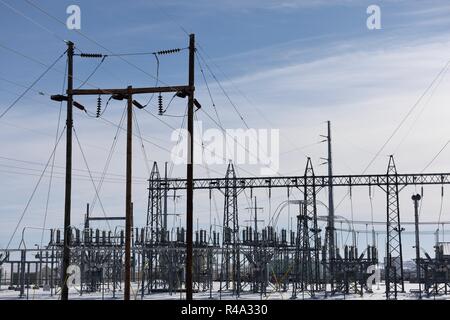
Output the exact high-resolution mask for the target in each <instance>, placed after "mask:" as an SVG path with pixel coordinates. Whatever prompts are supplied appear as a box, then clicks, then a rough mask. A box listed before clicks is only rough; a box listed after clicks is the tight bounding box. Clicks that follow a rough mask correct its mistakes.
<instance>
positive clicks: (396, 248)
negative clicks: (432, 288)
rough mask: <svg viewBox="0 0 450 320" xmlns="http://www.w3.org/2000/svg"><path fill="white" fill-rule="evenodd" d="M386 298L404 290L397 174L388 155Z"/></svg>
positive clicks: (392, 160) (395, 295)
mask: <svg viewBox="0 0 450 320" xmlns="http://www.w3.org/2000/svg"><path fill="white" fill-rule="evenodd" d="M385 191H386V210H387V213H386V265H385V279H386V298H387V299H396V298H397V293H398V292H399V291H401V292H404V290H405V287H404V278H403V255H402V235H401V233H402V231H403V229H402V227H401V224H400V206H399V199H398V193H399V189H398V174H397V168H396V166H395V162H394V157H393V156H392V155H391V156H390V157H389V164H388V169H387V185H386V190H385Z"/></svg>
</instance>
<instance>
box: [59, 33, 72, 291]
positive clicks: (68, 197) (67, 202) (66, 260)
mask: <svg viewBox="0 0 450 320" xmlns="http://www.w3.org/2000/svg"><path fill="white" fill-rule="evenodd" d="M73 54H74V44H73V42H70V41H68V42H67V91H68V94H67V121H66V185H65V196H64V250H63V261H62V266H61V268H62V270H61V271H62V276H61V281H62V283H61V300H68V299H69V288H68V286H67V282H66V281H67V268H68V267H69V265H70V236H71V233H72V230H71V229H70V215H71V212H70V210H71V205H72V130H73V97H72V94H70V93H69V92H70V91H72V89H73Z"/></svg>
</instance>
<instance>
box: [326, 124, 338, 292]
mask: <svg viewBox="0 0 450 320" xmlns="http://www.w3.org/2000/svg"><path fill="white" fill-rule="evenodd" d="M327 130H328V133H327V136H326V139H327V144H328V157H327V163H328V225H327V236H326V240H327V244H328V259H329V266H330V285H331V291H333V289H334V260H335V253H336V242H335V239H334V232H335V229H334V194H333V184H332V177H333V158H332V153H331V123H330V121H327Z"/></svg>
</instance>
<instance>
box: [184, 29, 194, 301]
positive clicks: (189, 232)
mask: <svg viewBox="0 0 450 320" xmlns="http://www.w3.org/2000/svg"><path fill="white" fill-rule="evenodd" d="M194 59H195V35H194V34H191V35H189V87H190V88H192V90H191V91H190V93H189V96H188V112H187V114H188V119H187V129H188V159H187V160H188V161H187V166H186V170H187V172H186V180H187V184H186V300H192V241H193V239H192V237H193V220H194V213H193V211H194V183H193V179H194V89H193V88H194V79H195V77H194V71H195V60H194Z"/></svg>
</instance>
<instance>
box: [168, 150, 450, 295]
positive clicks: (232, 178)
mask: <svg viewBox="0 0 450 320" xmlns="http://www.w3.org/2000/svg"><path fill="white" fill-rule="evenodd" d="M165 183H166V184H165V186H164V188H166V190H183V189H186V180H185V179H166V180H165ZM444 184H450V173H418V174H415V173H412V174H399V173H398V172H397V169H396V166H395V163H394V158H393V156H390V158H389V164H388V170H387V172H386V173H385V174H365V175H326V176H317V175H315V173H314V170H313V167H312V162H311V159H309V158H308V161H307V165H306V169H305V173H304V175H303V176H282V177H236V174H235V171H234V168H233V165H232V164H229V166H228V170H227V174H226V176H225V177H224V178H207V179H194V181H193V188H194V189H196V190H202V189H204V190H214V189H217V190H220V191H221V192H223V194H224V196H225V207H224V230H223V231H224V235H223V236H224V240H223V245H224V250H225V253H224V255H223V259H224V262H225V263H224V265H223V267H224V268H223V271H222V273H223V276H224V277H223V278H224V279H226V281H227V282H226V285H228V281H231V282H233V290H234V292H235V293H238V291H239V285H240V281H238V278H239V270H240V268H239V267H238V266H239V265H240V262H239V261H238V260H239V258H240V253H239V239H238V237H239V232H238V231H239V229H238V228H239V223H238V214H237V196H238V193H239V192H241V191H243V190H245V189H250V190H252V189H253V188H266V189H271V188H288V189H289V188H297V189H298V190H300V191H302V192H303V194H304V199H303V201H302V202H303V204H302V205H300V209H299V214H298V216H297V218H298V219H297V234H296V241H295V254H294V260H295V265H294V268H293V277H294V286H293V292H292V295H293V297H295V296H296V294H297V291H300V290H301V291H303V292H309V293H310V294H311V295H314V292H315V291H317V290H319V291H320V290H322V291H323V290H325V289H326V287H325V286H324V285H323V281H321V275H320V273H321V270H320V263H321V262H320V250H321V247H322V244H321V239H320V230H319V229H318V226H317V208H316V196H317V194H318V192H319V191H320V190H321V189H322V188H329V187H330V186H332V187H344V186H347V187H349V186H350V187H357V186H368V187H371V186H378V187H380V188H381V189H383V191H384V192H385V193H386V213H387V214H386V222H387V223H386V233H387V240H386V260H385V265H386V267H385V273H386V274H385V277H386V297H387V299H395V298H397V292H401V291H404V276H403V257H402V242H401V232H402V230H403V229H402V228H401V221H400V215H399V198H398V197H399V192H400V191H401V190H402V188H403V187H405V186H409V185H444ZM328 245H329V244H328ZM233 259H234V260H233ZM230 264H231V265H230ZM230 267H231V268H232V271H230V270H229V268H230ZM325 267H326V266H324V268H325ZM328 270H329V271H330V272H333V270H332V268H328ZM330 276H331V278H333V277H334V276H333V275H330Z"/></svg>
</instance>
